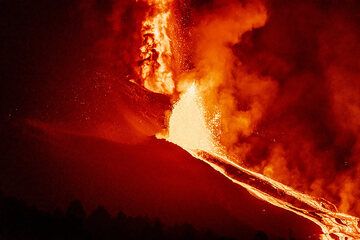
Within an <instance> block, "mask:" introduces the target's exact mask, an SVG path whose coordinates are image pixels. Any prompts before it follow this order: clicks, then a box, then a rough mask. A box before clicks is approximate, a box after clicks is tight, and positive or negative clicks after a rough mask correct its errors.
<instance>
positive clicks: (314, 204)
mask: <svg viewBox="0 0 360 240" xmlns="http://www.w3.org/2000/svg"><path fill="white" fill-rule="evenodd" d="M203 109H204V107H203V106H202V101H201V97H200V96H199V92H198V91H197V89H196V85H192V86H191V87H190V88H189V89H188V90H187V91H186V92H185V93H184V94H183V95H182V97H181V98H180V100H179V101H178V102H177V103H176V104H175V105H174V108H173V111H172V114H171V116H170V120H169V135H168V137H167V140H168V141H170V142H172V143H175V144H177V145H179V146H180V147H182V148H183V149H185V150H187V151H188V152H189V153H190V154H192V155H193V156H194V157H196V158H197V159H200V160H202V161H204V162H206V163H207V164H209V165H210V166H211V167H213V168H214V169H215V170H217V171H219V172H220V173H221V174H223V175H224V176H225V177H227V178H228V179H230V180H231V181H232V182H234V183H235V184H238V185H240V186H242V187H244V188H246V189H247V190H248V191H249V192H250V193H251V194H253V195H254V196H256V197H257V198H259V199H262V200H264V201H267V202H269V203H271V204H273V205H275V206H277V207H280V208H283V209H286V210H288V211H291V212H294V213H296V214H298V215H300V216H302V217H305V218H307V219H309V220H311V221H313V222H314V223H316V224H317V225H318V226H319V227H320V228H321V229H322V231H323V235H322V236H321V237H322V239H334V238H335V237H337V238H338V239H359V238H360V228H359V227H358V222H359V219H358V218H356V217H353V216H350V215H347V214H343V213H339V212H338V211H337V209H336V207H335V206H334V205H333V204H331V203H329V202H327V201H326V200H324V199H317V198H314V197H311V196H308V195H306V194H303V193H300V192H297V191H296V190H294V189H292V188H291V187H288V186H286V185H284V184H281V183H279V182H277V181H274V180H272V179H270V178H268V177H266V176H264V175H262V174H259V173H255V172H252V171H250V170H248V169H245V168H243V167H241V166H239V165H237V164H235V161H234V160H232V158H231V157H229V156H227V155H226V154H225V153H224V152H223V151H222V149H221V146H219V145H218V144H217V143H216V141H215V139H214V138H213V136H214V132H213V131H211V128H209V126H208V124H207V121H206V118H205V112H204V111H203ZM210 127H211V126H210ZM335 239H336V238H335Z"/></svg>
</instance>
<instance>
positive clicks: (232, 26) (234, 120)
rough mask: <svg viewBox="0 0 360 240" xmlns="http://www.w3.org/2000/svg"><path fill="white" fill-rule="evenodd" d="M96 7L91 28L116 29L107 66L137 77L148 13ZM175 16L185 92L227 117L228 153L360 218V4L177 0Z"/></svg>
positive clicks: (223, 132) (105, 51) (132, 7)
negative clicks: (197, 94) (191, 88)
mask: <svg viewBox="0 0 360 240" xmlns="http://www.w3.org/2000/svg"><path fill="white" fill-rule="evenodd" d="M92 4H96V1H94V2H93V3H92ZM90 5H91V4H90V3H89V4H84V6H83V7H84V8H86V9H87V11H84V12H87V14H89V15H88V16H87V19H88V20H89V21H88V24H89V27H94V26H96V25H97V24H98V21H99V19H102V20H103V21H105V24H104V25H105V26H107V28H104V35H103V36H105V37H102V39H100V40H99V41H98V45H97V46H96V47H97V49H99V50H100V51H99V54H100V55H102V56H104V57H103V59H104V62H108V65H109V66H110V65H111V66H112V67H113V68H114V69H117V68H120V69H121V71H127V72H128V73H129V75H131V77H133V78H136V73H135V72H134V71H133V70H132V69H134V63H136V61H137V59H138V56H139V55H138V51H139V47H140V45H141V34H140V29H141V23H142V17H143V16H144V15H145V12H146V9H147V5H146V4H144V3H143V2H141V1H140V2H127V3H125V2H124V3H123V2H122V1H118V2H117V3H115V2H111V1H109V3H108V5H106V6H103V11H102V12H101V13H102V15H101V14H100V13H99V10H96V11H95V10H93V11H90V10H89V9H98V7H94V8H90V7H89V6H90ZM172 8H173V12H174V14H175V16H176V19H177V21H178V23H177V26H178V29H173V31H174V32H173V33H172V34H174V35H176V36H177V39H176V40H174V41H173V44H176V46H174V49H176V51H175V52H174V55H175V56H177V58H178V59H177V60H176V66H177V68H176V69H174V70H173V71H174V78H175V82H176V87H177V91H178V92H181V91H183V90H184V88H185V87H186V86H188V85H187V84H188V83H190V82H192V81H194V80H195V81H197V83H199V86H200V90H201V91H202V92H203V97H204V100H205V102H206V106H207V108H208V109H207V110H208V114H209V118H211V116H212V115H213V114H214V113H216V112H220V113H221V120H220V122H219V129H220V134H219V141H220V142H221V144H222V145H224V147H225V148H226V150H227V151H228V152H229V153H230V154H232V155H234V156H236V157H237V158H238V159H239V162H240V163H241V164H242V165H245V166H247V167H249V168H251V169H254V170H256V171H258V172H261V173H263V174H265V175H267V176H270V177H272V178H274V179H276V180H279V181H281V182H283V183H285V184H288V185H290V186H293V187H294V188H296V189H299V190H301V191H304V192H306V193H310V194H312V195H315V196H319V197H324V198H326V199H328V200H330V201H332V202H334V203H336V204H337V206H339V208H340V210H341V211H344V212H348V213H351V214H355V215H360V204H359V203H358V201H357V199H359V198H360V191H359V189H360V180H358V177H357V176H358V175H359V173H360V164H359V163H360V159H359V153H360V138H359V137H360V135H359V134H360V133H359V131H360V121H359V120H360V119H359V118H360V81H359V79H360V61H359V58H360V45H359V43H360V28H359V22H360V15H359V14H358V12H359V10H360V3H359V2H358V1H351V0H349V1H325V0H324V1H320V0H319V1H310V0H308V1H285V0H275V1H262V2H261V1H237V0H214V1H174V2H173V4H172ZM91 19H93V21H90V20H91ZM179 36H181V37H179ZM179 49H182V52H180V53H179V52H178V51H179ZM179 58H180V59H179ZM105 60H106V61H105ZM116 63H121V64H116Z"/></svg>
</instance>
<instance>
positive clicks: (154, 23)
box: [140, 0, 175, 94]
mask: <svg viewBox="0 0 360 240" xmlns="http://www.w3.org/2000/svg"><path fill="white" fill-rule="evenodd" d="M170 3H171V2H170V1H166V0H155V1H150V2H149V4H150V5H151V6H153V7H154V11H155V15H153V16H152V15H151V14H150V12H149V13H148V15H149V16H148V18H147V19H146V20H145V21H144V22H143V25H142V30H141V31H142V35H143V46H142V47H141V48H140V52H141V53H140V57H141V59H142V60H141V66H140V75H141V79H142V81H143V85H144V87H145V88H147V89H149V90H151V91H153V92H157V93H165V94H172V93H173V91H174V88H175V85H174V81H173V76H172V71H171V68H170V64H169V63H170V62H171V61H170V60H171V57H172V52H171V41H170V38H169V36H168V22H169V17H170V13H171V12H170Z"/></svg>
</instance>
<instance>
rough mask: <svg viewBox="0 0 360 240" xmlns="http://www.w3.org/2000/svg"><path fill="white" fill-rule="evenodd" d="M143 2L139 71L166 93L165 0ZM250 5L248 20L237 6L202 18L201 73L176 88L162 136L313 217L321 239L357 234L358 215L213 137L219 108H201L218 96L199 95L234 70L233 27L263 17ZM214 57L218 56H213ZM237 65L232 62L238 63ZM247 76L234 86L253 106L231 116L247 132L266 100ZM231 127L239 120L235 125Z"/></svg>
mask: <svg viewBox="0 0 360 240" xmlns="http://www.w3.org/2000/svg"><path fill="white" fill-rule="evenodd" d="M148 4H149V5H150V6H151V7H152V11H149V13H148V15H147V18H146V19H145V21H144V22H143V26H142V36H143V46H142V47H141V48H140V51H141V54H140V56H141V59H142V61H141V65H140V77H141V80H142V83H143V86H144V87H145V88H147V89H148V90H150V91H153V92H157V93H162V94H168V95H171V94H173V93H174V91H175V88H176V84H175V82H176V81H175V80H174V75H173V69H172V65H171V63H172V58H173V53H172V46H171V38H170V37H169V29H170V27H171V26H170V24H169V22H170V17H171V0H148ZM259 9H262V8H261V7H260V8H259ZM250 10H251V11H254V12H256V11H258V7H257V6H255V7H254V8H251V9H250ZM251 11H250V12H246V11H245V12H243V13H242V14H243V15H244V14H245V15H246V17H247V18H249V19H251V20H248V19H245V20H248V21H244V19H242V18H241V17H242V14H241V12H240V13H239V11H233V13H229V16H230V17H234V18H236V19H235V20H236V21H233V22H232V21H229V20H228V19H227V18H224V19H225V20H224V19H222V20H220V21H218V22H213V23H212V22H211V20H208V21H205V22H204V29H205V30H204V31H205V32H206V34H209V33H210V39H202V40H201V44H200V45H201V46H200V47H199V49H200V52H201V54H199V55H200V57H199V56H198V58H199V59H198V65H196V64H195V68H201V69H195V71H194V72H196V73H200V75H201V76H202V77H201V76H200V77H199V79H198V82H196V83H195V82H194V83H192V84H191V85H190V86H188V87H187V88H186V89H185V91H182V94H180V98H179V100H178V101H177V102H176V103H175V104H174V105H173V109H172V112H171V115H170V117H169V122H168V129H167V131H168V134H167V135H166V136H165V138H166V139H167V140H168V141H169V142H172V143H174V144H177V145H178V146H180V147H182V148H183V149H185V150H186V151H188V152H189V153H190V154H192V155H193V156H194V157H195V158H197V159H199V160H201V161H204V162H206V163H207V164H209V165H210V166H211V167H213V168H214V169H215V170H217V171H219V172H220V173H221V174H223V175H224V176H225V177H226V178H228V179H229V180H231V181H232V182H234V183H235V184H238V185H240V186H242V187H244V188H246V189H247V190H248V191H249V192H250V193H251V194H253V195H254V196H256V197H257V198H260V199H262V200H264V201H266V202H268V203H271V204H273V205H275V206H277V207H280V208H283V209H286V210H288V211H291V212H294V213H295V214H298V215H300V216H302V217H304V218H307V219H309V220H310V221H312V222H314V223H315V224H317V225H318V226H319V227H320V228H321V229H322V231H323V235H322V236H321V237H322V239H360V228H359V226H358V222H359V219H358V218H356V217H353V216H350V215H347V214H343V213H340V212H338V211H337V209H336V207H335V206H334V205H333V204H331V203H329V202H327V201H326V200H324V199H321V198H315V197H312V196H309V195H306V194H304V193H301V192H298V191H296V190H295V189H293V188H291V187H288V186H286V185H284V184H282V183H280V182H277V181H275V180H273V179H271V178H269V177H266V176H264V175H262V174H260V173H256V172H253V171H251V170H249V169H246V168H244V167H242V166H240V165H239V164H238V162H241V161H239V160H238V159H236V158H233V157H232V156H229V155H228V154H226V153H225V151H224V149H225V148H223V147H222V146H221V144H220V143H219V141H218V135H219V132H218V131H219V130H218V126H217V125H216V124H214V122H216V120H217V119H218V118H219V117H220V114H219V113H216V114H214V111H212V115H213V116H210V115H211V114H210V113H209V112H207V111H208V109H209V108H210V107H213V106H209V105H211V104H212V103H216V101H218V99H216V98H211V103H209V102H207V103H206V105H205V104H204V102H205V99H206V100H208V99H209V98H206V97H208V92H209V90H210V91H211V90H214V89H216V88H218V87H219V86H221V84H222V83H221V81H223V80H224V79H226V78H228V77H231V75H234V73H233V72H232V69H231V68H230V67H229V66H230V65H231V64H233V62H236V61H234V60H233V58H232V56H231V54H232V53H231V51H230V50H229V48H228V47H226V46H227V44H229V43H231V44H233V43H236V41H237V40H238V37H239V36H238V33H236V32H235V30H239V29H240V30H239V31H240V32H241V33H244V32H246V31H248V30H249V29H252V28H254V27H256V26H261V25H263V24H264V22H265V21H266V14H265V13H264V12H265V11H264V10H263V9H262V10H261V11H260V14H258V15H256V14H255V15H256V16H252V12H251ZM238 18H239V19H238ZM240 20H242V21H240ZM172 27H173V26H172ZM212 27H215V28H216V29H215V30H216V31H215V32H218V31H221V32H222V34H223V35H224V36H225V40H226V41H225V44H224V42H223V41H222V40H221V39H220V38H218V37H217V36H216V35H215V34H213V32H212V31H214V30H213V29H212ZM233 28H235V30H234V29H233ZM233 30H234V31H233ZM214 36H215V37H214ZM208 40H210V42H211V43H209V47H207V46H205V45H206V44H207V42H208ZM199 49H198V51H199ZM217 51H220V52H217ZM218 58H221V59H222V60H221V61H218ZM204 59H205V60H204ZM240 65H241V64H238V65H237V68H238V69H239V68H240ZM251 78H252V76H251V75H247V78H246V79H237V80H238V81H242V82H243V83H242V85H241V86H239V88H240V89H241V90H244V89H245V90H246V89H247V90H248V91H249V93H248V95H247V96H250V97H252V98H254V99H255V101H254V103H253V106H255V107H254V111H252V112H248V113H246V114H244V113H242V114H240V115H238V118H237V119H236V120H237V121H235V122H237V123H239V124H240V125H243V127H240V128H241V130H243V131H244V132H245V133H246V131H247V132H251V128H250V126H251V125H254V122H256V121H258V119H260V117H261V109H262V108H265V104H264V102H266V101H267V98H266V96H265V97H264V96H263V95H262V94H259V92H258V90H257V89H255V88H254V86H252V85H251ZM206 80H209V81H208V82H210V83H208V85H209V86H210V87H209V86H208V88H207V89H206V91H200V88H199V85H202V84H203V83H204V82H206ZM179 81H180V80H178V82H179ZM185 82H186V81H185ZM251 87H253V88H251ZM258 87H259V86H258ZM260 88H261V90H262V91H265V92H266V91H267V90H268V89H270V90H271V89H273V88H272V86H271V84H269V82H268V81H267V80H263V81H262V82H261V86H260ZM229 95H231V91H230V93H227V95H226V94H224V96H223V97H222V98H221V99H220V100H221V101H226V102H227V103H229V104H228V105H229V106H230V105H235V103H234V102H232V100H231V99H229V97H228V96H229ZM224 112H227V111H224ZM229 112H231V109H230V110H229ZM228 115H231V114H228ZM223 117H224V116H223ZM226 117H228V116H226ZM236 128H239V126H235V129H236ZM231 129H232V128H230V130H231ZM249 129H250V130H249ZM245 130H246V131H245ZM269 171H272V169H269Z"/></svg>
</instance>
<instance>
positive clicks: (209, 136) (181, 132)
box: [167, 83, 216, 152]
mask: <svg viewBox="0 0 360 240" xmlns="http://www.w3.org/2000/svg"><path fill="white" fill-rule="evenodd" d="M201 101H202V99H201V98H200V96H199V94H198V89H197V88H196V85H195V83H193V84H192V85H191V86H190V87H189V88H188V89H187V91H186V92H185V93H183V95H182V96H181V100H180V101H178V102H177V103H175V105H174V107H173V111H172V113H171V117H170V120H169V135H168V137H167V140H168V141H170V142H173V143H176V144H177V145H179V146H181V147H182V148H184V149H187V150H190V151H191V150H197V149H202V150H205V151H209V152H212V151H214V150H215V149H216V144H215V143H214V141H213V133H212V131H211V130H210V129H209V126H208V121H206V116H205V111H204V108H203V104H202V102H201Z"/></svg>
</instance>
